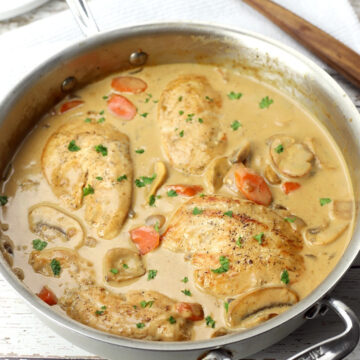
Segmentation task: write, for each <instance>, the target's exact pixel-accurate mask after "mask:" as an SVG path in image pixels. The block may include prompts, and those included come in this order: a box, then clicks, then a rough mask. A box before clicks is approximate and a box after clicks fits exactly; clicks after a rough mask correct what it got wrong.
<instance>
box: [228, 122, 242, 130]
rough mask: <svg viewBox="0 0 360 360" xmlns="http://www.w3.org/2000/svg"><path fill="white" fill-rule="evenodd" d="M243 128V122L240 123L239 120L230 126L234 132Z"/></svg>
mask: <svg viewBox="0 0 360 360" xmlns="http://www.w3.org/2000/svg"><path fill="white" fill-rule="evenodd" d="M241 126H242V125H241V122H240V121H238V120H234V121H233V122H232V123H231V125H230V127H231V128H232V129H233V130H234V131H236V130H238V129H239V128H240V127H241Z"/></svg>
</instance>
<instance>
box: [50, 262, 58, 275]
mask: <svg viewBox="0 0 360 360" xmlns="http://www.w3.org/2000/svg"><path fill="white" fill-rule="evenodd" d="M50 267H51V270H52V272H53V274H54V275H55V276H58V275H60V271H61V265H60V262H59V261H58V260H56V259H52V260H51V262H50Z"/></svg>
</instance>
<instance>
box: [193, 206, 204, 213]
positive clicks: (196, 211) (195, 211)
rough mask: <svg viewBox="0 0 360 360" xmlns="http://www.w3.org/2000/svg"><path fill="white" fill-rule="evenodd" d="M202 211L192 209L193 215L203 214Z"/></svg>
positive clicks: (196, 208)
mask: <svg viewBox="0 0 360 360" xmlns="http://www.w3.org/2000/svg"><path fill="white" fill-rule="evenodd" d="M203 211H204V210H201V209H199V208H198V207H196V206H195V207H194V209H193V211H192V213H193V214H194V215H200V214H202V213H203Z"/></svg>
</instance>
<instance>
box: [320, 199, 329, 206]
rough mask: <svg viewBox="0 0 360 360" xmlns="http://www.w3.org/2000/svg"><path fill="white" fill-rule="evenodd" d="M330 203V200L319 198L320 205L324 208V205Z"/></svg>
mask: <svg viewBox="0 0 360 360" xmlns="http://www.w3.org/2000/svg"><path fill="white" fill-rule="evenodd" d="M329 203H331V199H330V198H320V205H321V206H324V205H326V204H329Z"/></svg>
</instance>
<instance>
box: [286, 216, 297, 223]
mask: <svg viewBox="0 0 360 360" xmlns="http://www.w3.org/2000/svg"><path fill="white" fill-rule="evenodd" d="M284 220H285V221H287V222H289V223H293V222H294V221H295V218H292V217H286V218H284Z"/></svg>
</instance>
